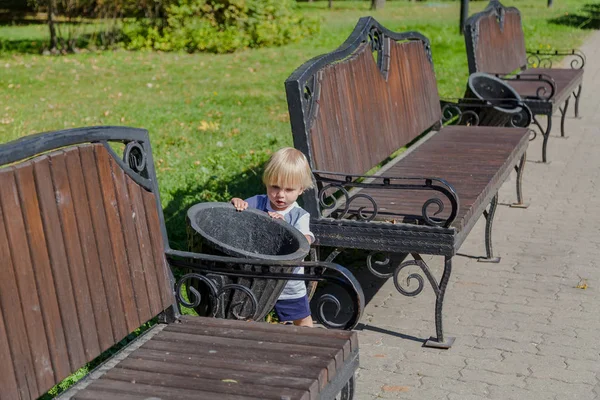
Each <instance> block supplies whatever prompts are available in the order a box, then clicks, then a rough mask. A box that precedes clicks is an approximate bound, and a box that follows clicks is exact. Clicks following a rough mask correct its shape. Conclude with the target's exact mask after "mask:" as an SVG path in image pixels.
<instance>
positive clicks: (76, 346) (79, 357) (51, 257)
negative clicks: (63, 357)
mask: <svg viewBox="0 0 600 400" xmlns="http://www.w3.org/2000/svg"><path fill="white" fill-rule="evenodd" d="M52 167H53V169H54V165H53V166H52ZM30 168H31V165H27V164H26V165H23V166H22V167H18V168H17V180H18V181H19V182H21V181H22V182H23V183H25V182H27V183H29V182H32V179H31V178H32V176H30V175H29V173H26V175H25V176H24V177H23V178H20V177H19V174H20V172H21V170H23V171H27V170H29V169H30ZM33 171H34V175H35V184H36V187H37V197H38V201H39V205H37V204H35V205H34V206H33V207H32V208H31V209H30V210H28V211H26V212H25V216H26V220H27V225H28V226H30V227H32V228H33V227H35V228H41V229H42V231H41V232H39V233H35V232H34V231H33V229H35V228H33V229H32V230H31V231H30V232H29V238H30V243H31V245H32V248H31V254H32V261H33V265H34V266H35V267H34V268H36V269H37V267H38V266H41V265H47V268H51V270H52V276H53V278H54V282H52V281H48V282H45V283H44V286H46V287H50V288H51V289H50V290H51V293H49V295H48V297H54V296H55V299H56V300H58V307H59V309H60V313H59V315H58V318H56V317H53V318H52V319H51V320H50V321H51V322H50V324H52V325H55V328H54V330H56V331H57V332H60V331H62V332H64V334H65V336H64V340H65V341H66V347H65V346H64V344H63V343H59V346H58V347H55V349H56V350H55V351H58V352H63V351H66V352H67V354H68V358H69V360H70V363H71V367H70V368H71V369H73V368H78V367H79V366H81V365H83V364H85V362H86V355H85V350H84V346H83V337H82V336H83V335H82V333H81V330H80V324H79V315H78V314H79V313H78V312H77V308H76V307H77V306H76V301H75V294H74V291H75V287H74V286H73V283H72V281H71V274H70V271H69V269H70V266H69V263H68V260H67V253H66V249H65V244H64V238H63V233H62V224H61V222H60V219H59V214H58V208H57V202H61V201H63V200H64V198H63V194H62V193H60V192H58V191H56V189H55V187H54V184H53V179H52V174H51V172H50V161H49V159H48V158H47V157H42V158H39V159H37V160H35V161H34V162H33ZM32 189H33V188H32ZM35 195H36V194H35V193H34V192H31V193H28V194H25V193H23V196H24V198H33V196H35ZM40 214H41V220H40V221H38V219H39V218H40ZM30 219H31V220H30ZM39 222H43V227H42V225H41V224H40V223H39ZM33 238H38V239H39V240H40V241H42V242H41V243H37V244H35V243H34V241H33V240H32V239H33ZM34 246H35V247H34ZM74 268H79V267H78V266H74ZM38 289H40V288H38ZM54 289H56V293H54ZM53 300H54V299H53ZM42 303H43V304H42V308H43V309H45V308H46V304H45V302H44V301H43V300H42ZM49 345H50V346H51V349H52V348H53V345H52V344H49ZM51 352H52V350H51ZM64 377H66V376H58V378H59V379H61V378H64Z"/></svg>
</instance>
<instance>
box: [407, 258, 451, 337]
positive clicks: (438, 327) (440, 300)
mask: <svg viewBox="0 0 600 400" xmlns="http://www.w3.org/2000/svg"><path fill="white" fill-rule="evenodd" d="M413 257H414V255H413ZM419 259H420V257H419ZM420 261H423V260H422V259H421V260H420ZM423 264H424V262H423ZM451 273H452V257H450V256H446V257H444V273H443V274H442V279H441V280H440V285H439V286H437V290H435V289H434V291H435V295H436V296H435V334H436V337H430V338H429V340H427V341H426V342H425V344H424V346H425V347H434V348H437V349H449V348H450V347H452V345H453V344H454V340H455V339H456V338H454V337H444V326H443V324H442V308H443V306H444V295H445V294H446V287H447V286H448V281H449V280H450V274H451ZM434 282H435V281H434ZM432 285H433V282H432Z"/></svg>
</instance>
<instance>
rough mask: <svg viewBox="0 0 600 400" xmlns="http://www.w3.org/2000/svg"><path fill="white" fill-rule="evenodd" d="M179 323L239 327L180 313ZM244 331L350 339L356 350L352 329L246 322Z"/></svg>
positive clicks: (229, 322)
mask: <svg viewBox="0 0 600 400" xmlns="http://www.w3.org/2000/svg"><path fill="white" fill-rule="evenodd" d="M179 321H180V322H181V324H180V325H184V326H185V325H189V326H197V327H198V329H202V328H204V327H221V328H232V329H235V328H237V327H239V323H238V321H231V320H223V319H204V318H203V319H199V318H194V317H190V316H189V315H182V316H181V318H180V319H179ZM244 330H245V331H255V332H263V333H264V334H265V335H269V334H271V333H281V334H285V335H290V336H291V335H302V336H305V337H314V338H337V339H343V340H348V341H350V346H351V350H352V351H356V350H358V334H357V333H356V332H353V331H342V330H335V329H334V330H331V329H306V328H305V327H298V326H287V325H278V324H269V325H265V324H246V325H244Z"/></svg>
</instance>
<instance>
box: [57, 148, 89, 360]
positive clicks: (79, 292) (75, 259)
mask: <svg viewBox="0 0 600 400" xmlns="http://www.w3.org/2000/svg"><path fill="white" fill-rule="evenodd" d="M51 172H52V182H53V183H54V190H55V192H56V193H57V194H58V198H59V201H57V202H56V208H57V211H58V215H59V219H60V227H61V229H62V235H63V236H64V238H68V239H67V240H63V241H62V245H63V246H64V251H65V253H66V257H67V260H68V262H67V264H68V265H69V275H70V279H71V283H72V289H73V297H74V302H75V306H76V308H77V317H78V319H79V321H80V324H79V326H80V329H81V337H82V341H83V347H84V352H85V357H84V360H83V362H85V361H87V360H90V359H92V358H93V357H95V355H96V354H98V353H99V352H100V347H99V344H98V332H97V326H96V321H95V318H94V310H93V307H92V300H91V294H90V288H89V284H88V279H87V276H86V271H85V268H82V266H83V265H84V261H83V254H82V252H81V241H80V238H79V234H78V228H77V221H76V217H75V210H74V206H73V196H72V194H71V187H70V183H69V176H68V175H69V173H68V170H67V166H66V156H65V154H64V153H59V154H57V155H56V156H54V157H53V158H52V170H51ZM80 362H81V360H80V361H78V362H77V364H78V365H80V364H79V363H80Z"/></svg>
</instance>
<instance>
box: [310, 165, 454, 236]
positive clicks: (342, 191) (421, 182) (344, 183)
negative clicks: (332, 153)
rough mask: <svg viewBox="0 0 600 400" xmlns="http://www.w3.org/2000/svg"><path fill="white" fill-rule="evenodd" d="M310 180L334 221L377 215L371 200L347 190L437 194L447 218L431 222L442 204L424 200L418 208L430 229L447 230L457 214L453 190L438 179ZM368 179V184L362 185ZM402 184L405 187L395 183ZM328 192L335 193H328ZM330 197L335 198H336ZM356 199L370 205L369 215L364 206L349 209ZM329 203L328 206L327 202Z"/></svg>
mask: <svg viewBox="0 0 600 400" xmlns="http://www.w3.org/2000/svg"><path fill="white" fill-rule="evenodd" d="M313 176H314V177H315V180H316V182H317V186H318V187H319V192H318V198H319V202H320V204H321V206H322V207H323V208H324V209H325V210H334V211H333V212H332V213H331V214H330V215H331V216H333V217H334V218H336V219H342V218H355V219H357V220H359V221H365V222H368V221H372V220H374V219H375V218H376V217H377V215H378V210H379V206H378V205H377V202H376V201H375V199H374V198H373V197H371V196H369V195H367V194H364V193H357V194H354V195H350V193H349V192H348V188H377V189H385V190H432V191H436V192H439V193H440V194H442V195H443V196H445V197H446V199H448V201H449V203H450V205H451V206H452V209H451V210H450V215H449V216H448V218H446V219H444V218H434V217H435V216H436V215H438V214H439V213H441V212H442V211H443V209H444V205H443V202H442V200H440V199H439V198H437V197H432V198H430V199H428V200H426V201H425V202H424V204H423V206H422V208H421V216H422V218H423V221H424V222H425V223H426V224H428V225H431V226H443V227H445V228H447V227H449V226H450V225H451V224H452V222H453V221H454V219H455V218H456V214H457V213H458V207H459V204H458V196H457V194H456V191H455V190H454V188H453V187H452V186H451V185H450V184H449V183H448V182H446V181H445V180H443V179H440V178H415V177H386V176H365V175H346V174H339V173H334V172H327V171H313ZM332 176H340V177H343V179H335V178H332ZM365 179H370V180H371V181H370V182H365V181H364V180H365ZM398 182H405V183H398ZM415 182H416V183H415ZM332 189H334V190H336V191H335V193H329V192H330V191H331V190H332ZM334 194H337V195H338V197H337V198H336V197H335V196H334ZM357 199H364V200H366V201H367V202H369V203H370V204H371V206H372V207H373V211H372V212H370V213H369V214H365V209H366V208H367V206H364V205H363V206H360V204H359V206H358V208H357V209H352V207H351V205H352V203H353V202H354V201H355V200H357ZM327 200H329V202H328V201H327ZM432 204H435V205H437V206H438V209H437V210H436V211H435V212H434V213H433V214H431V213H430V207H429V206H431V205H432Z"/></svg>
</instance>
